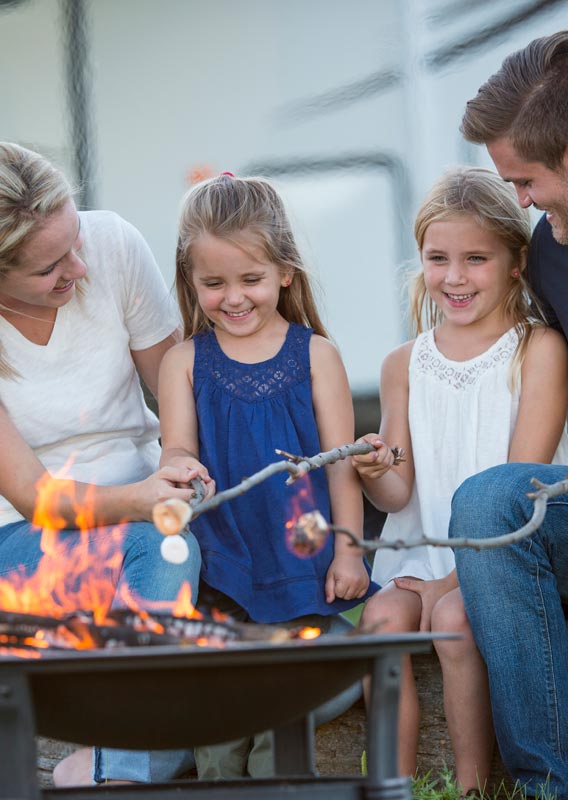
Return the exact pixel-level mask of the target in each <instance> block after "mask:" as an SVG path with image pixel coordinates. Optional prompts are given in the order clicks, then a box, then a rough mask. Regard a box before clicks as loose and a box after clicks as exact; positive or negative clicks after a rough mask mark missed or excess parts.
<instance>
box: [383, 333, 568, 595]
mask: <svg viewBox="0 0 568 800" xmlns="http://www.w3.org/2000/svg"><path fill="white" fill-rule="evenodd" d="M516 346H517V334H516V332H515V330H514V329H511V330H509V331H507V333H505V334H503V336H502V337H501V338H500V339H499V340H498V341H497V342H495V344H494V345H493V346H492V347H490V348H489V350H487V351H486V352H485V353H483V354H482V355H480V356H477V357H476V358H472V359H470V360H469V361H450V360H449V359H447V358H445V357H444V356H443V355H442V354H441V353H440V351H439V350H438V349H437V347H436V344H435V342H434V332H433V331H427V332H426V333H423V334H421V335H420V336H418V338H417V339H416V342H415V344H414V347H413V349H412V354H411V356H410V363H409V376H408V379H409V400H408V415H409V423H410V435H411V439H412V453H413V457H414V467H415V474H416V477H415V482H414V490H413V492H412V497H411V499H410V502H409V503H408V505H407V506H406V507H405V508H403V509H402V511H398V512H397V513H395V514H389V516H388V517H387V520H386V522H385V526H384V528H383V532H382V534H381V538H382V539H387V540H389V541H394V540H397V539H403V540H405V541H412V540H413V539H414V540H416V539H419V538H421V537H422V535H425V536H428V537H435V538H438V539H439V538H446V537H447V535H448V525H449V521H450V504H451V500H452V495H453V494H454V492H455V490H456V489H457V488H458V486H459V485H460V484H461V483H462V482H463V481H464V480H465V479H466V478H468V477H469V476H471V475H474V474H475V473H477V472H481V471H482V470H484V469H488V468H489V467H493V466H495V465H496V464H503V463H505V462H506V461H507V458H508V452H509V443H510V440H511V435H512V433H513V429H514V427H515V422H516V419H517V412H518V408H519V389H520V386H517V387H515V390H514V391H513V392H512V393H511V391H510V389H509V374H510V363H511V358H512V356H513V353H514V351H515V347H516ZM519 383H520V381H519ZM553 463H555V464H568V437H567V435H566V429H565V430H564V433H563V435H562V439H561V441H560V444H559V446H558V450H557V451H556V454H555V456H554V459H553ZM454 566H455V560H454V554H453V551H452V550H451V549H450V548H449V547H414V548H411V549H409V550H378V551H377V553H376V556H375V562H374V565H373V580H374V581H376V582H377V583H379V584H380V585H382V586H384V585H385V584H386V583H388V581H390V580H392V579H393V578H395V577H399V576H402V575H408V576H414V577H416V578H422V579H424V580H431V579H433V578H442V577H444V576H445V575H447V574H448V573H449V572H451V571H452V569H453V568H454Z"/></svg>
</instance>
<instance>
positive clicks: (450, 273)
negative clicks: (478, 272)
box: [445, 262, 465, 286]
mask: <svg viewBox="0 0 568 800" xmlns="http://www.w3.org/2000/svg"><path fill="white" fill-rule="evenodd" d="M445 281H446V283H449V284H452V285H453V286H457V285H459V284H461V283H464V281H465V276H464V273H463V270H462V267H461V264H459V263H458V262H451V263H450V264H449V265H448V268H447V270H446V278H445Z"/></svg>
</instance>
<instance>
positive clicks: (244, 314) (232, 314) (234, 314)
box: [223, 308, 252, 319]
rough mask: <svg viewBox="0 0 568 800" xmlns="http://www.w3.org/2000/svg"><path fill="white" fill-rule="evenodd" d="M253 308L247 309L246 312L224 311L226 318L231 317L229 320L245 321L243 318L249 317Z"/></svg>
mask: <svg viewBox="0 0 568 800" xmlns="http://www.w3.org/2000/svg"><path fill="white" fill-rule="evenodd" d="M251 311H252V308H247V309H246V310H245V311H223V314H225V316H227V317H229V319H243V317H247V316H248V315H249V314H250V312H251Z"/></svg>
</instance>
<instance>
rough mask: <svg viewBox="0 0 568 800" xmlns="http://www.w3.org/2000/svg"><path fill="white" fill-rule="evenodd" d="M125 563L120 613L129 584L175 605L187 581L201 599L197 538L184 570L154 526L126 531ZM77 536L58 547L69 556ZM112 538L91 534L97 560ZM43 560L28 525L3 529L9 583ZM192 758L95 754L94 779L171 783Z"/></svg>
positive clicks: (1, 552)
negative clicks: (163, 549) (164, 552)
mask: <svg viewBox="0 0 568 800" xmlns="http://www.w3.org/2000/svg"><path fill="white" fill-rule="evenodd" d="M123 531H124V537H123V539H122V545H121V550H122V554H123V555H122V561H121V563H118V564H116V565H115V566H113V567H112V568H110V569H111V576H110V577H111V578H112V581H113V582H114V584H115V585H116V587H117V593H116V595H115V602H114V603H113V605H114V606H115V607H117V606H121V605H123V603H122V601H120V600H119V594H120V591H119V590H120V586H121V585H122V584H123V583H125V584H126V585H127V586H128V587H129V590H130V592H131V593H133V594H134V595H135V596H136V597H139V598H142V599H145V600H150V601H152V600H166V601H167V600H174V599H175V598H176V596H177V594H178V592H179V590H180V587H181V585H182V584H183V583H184V582H185V581H189V583H190V586H191V588H192V590H193V601H194V602H195V600H196V597H197V588H198V585H199V570H200V568H201V554H200V552H199V546H198V544H197V541H196V539H195V537H194V536H193V534H190V535H189V536H188V538H187V543H188V545H189V551H190V554H189V558H188V560H187V561H186V562H185V563H184V564H179V565H178V564H171V563H169V562H167V561H165V560H164V559H163V558H162V556H161V553H160V545H161V543H162V541H163V537H162V535H161V534H160V533H158V531H157V530H156V529H155V528H154V526H153V525H152V524H150V523H149V522H132V523H130V524H128V525H126V526H124V527H123ZM78 535H79V534H78V531H74V530H65V531H62V532H61V533H60V534H59V537H58V541H59V542H61V543H62V546H64V547H65V548H69V549H70V550H72V549H73V547H75V546H76V543H77V540H78ZM112 536H113V528H112V527H108V528H107V527H102V528H97V529H94V530H93V531H90V532H89V534H88V537H89V550H90V551H92V553H93V557H94V558H96V553H97V550H98V548H99V547H101V546H103V547H104V546H105V545H106V544H107V543H108V541H109V540H110V537H112ZM41 556H42V552H41V549H40V532H38V531H37V530H36V529H34V528H32V526H31V525H30V524H29V523H28V522H26V521H22V522H14V523H10V524H9V525H4V526H3V527H1V528H0V577H6V576H7V575H8V574H9V573H10V572H12V571H13V570H15V569H17V568H18V569H19V570H20V571H22V570H23V571H25V573H26V574H28V575H31V574H32V573H33V572H35V570H36V568H37V566H38V563H39V560H40V558H41ZM193 764H194V761H193V754H192V752H191V751H188V750H162V751H144V752H141V751H128V750H115V749H109V748H104V749H99V748H95V750H94V756H93V779H94V780H95V781H96V782H102V781H104V780H105V779H116V780H119V779H122V780H132V781H140V782H148V783H149V782H152V781H166V780H170V779H171V778H175V777H176V776H177V775H178V774H180V772H183V771H185V770H186V769H189V768H190V767H191V766H193Z"/></svg>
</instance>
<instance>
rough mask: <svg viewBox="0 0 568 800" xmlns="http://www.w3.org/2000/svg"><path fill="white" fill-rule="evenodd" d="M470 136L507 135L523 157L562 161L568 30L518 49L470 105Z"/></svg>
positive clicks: (480, 139) (484, 140) (567, 117)
mask: <svg viewBox="0 0 568 800" xmlns="http://www.w3.org/2000/svg"><path fill="white" fill-rule="evenodd" d="M461 132H462V133H463V135H464V137H465V138H466V139H467V140H468V141H470V142H475V143H476V144H491V142H493V141H495V140H496V139H500V138H503V137H506V138H507V139H508V140H509V141H510V143H511V144H512V146H513V147H514V148H515V150H516V152H517V153H518V154H519V156H521V158H523V159H526V160H527V161H540V162H542V163H543V164H544V165H545V166H547V167H548V168H549V169H553V170H557V169H559V168H560V167H561V166H562V162H563V158H564V154H565V152H566V148H567V147H568V31H559V32H558V33H554V34H552V35H551V36H545V37H543V38H541V39H534V40H533V41H532V42H530V44H528V45H527V46H526V47H525V48H524V49H523V50H518V51H517V52H516V53H512V54H511V55H510V56H508V57H507V58H506V59H505V61H504V62H503V64H502V66H501V69H500V70H499V71H498V72H496V73H495V74H494V75H492V76H491V77H490V78H489V80H488V81H487V82H486V83H484V84H483V86H482V87H481V88H480V89H479V91H478V93H477V95H476V96H475V97H474V98H473V100H470V101H469V103H468V104H467V106H466V110H465V114H464V117H463V120H462V124H461Z"/></svg>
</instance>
